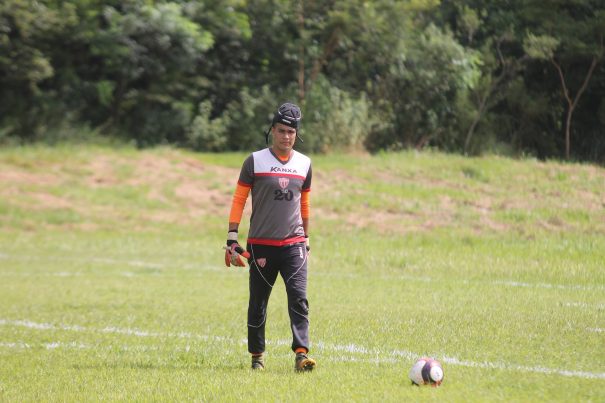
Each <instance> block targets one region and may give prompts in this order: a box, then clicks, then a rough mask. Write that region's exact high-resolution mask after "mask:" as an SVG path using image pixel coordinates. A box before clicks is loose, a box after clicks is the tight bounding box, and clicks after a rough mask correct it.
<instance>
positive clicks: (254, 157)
mask: <svg viewBox="0 0 605 403" xmlns="http://www.w3.org/2000/svg"><path fill="white" fill-rule="evenodd" d="M301 117H302V115H301V112H300V108H299V107H298V106H296V105H294V104H291V103H286V104H283V105H282V106H280V108H279V109H278V111H277V112H276V113H275V115H274V117H273V121H272V124H271V127H270V129H269V131H267V133H266V141H267V145H269V140H268V138H269V133H270V134H271V137H272V145H271V147H268V148H265V149H263V150H260V151H256V152H254V153H252V154H251V155H250V156H249V157H248V158H247V159H246V160H245V161H244V164H243V166H242V169H241V172H240V176H239V180H238V183H237V187H236V189H235V193H234V195H233V202H232V205H231V212H230V215H229V233H228V235H227V246H226V248H225V249H226V251H225V263H226V265H227V266H230V265H235V266H245V263H244V260H243V258H242V256H243V257H246V258H248V263H249V265H250V270H249V272H250V280H249V286H250V299H249V303H248V351H249V352H250V354H252V368H253V369H255V370H263V369H264V368H265V360H264V355H263V354H264V352H265V323H266V319H267V304H268V302H269V296H270V295H271V290H272V288H273V285H274V284H275V281H276V279H277V275H278V273H279V274H281V276H282V278H283V280H284V283H285V285H286V292H287V295H288V312H289V315H290V326H291V328H292V350H293V351H294V353H295V354H296V357H295V364H294V367H295V369H296V370H297V371H311V370H313V368H314V367H315V360H313V359H311V358H309V357H308V356H307V354H308V352H309V304H308V301H307V257H308V252H309V215H310V214H309V207H310V203H309V193H310V190H311V160H310V159H309V158H308V157H307V156H305V155H303V154H301V153H299V152H297V151H295V150H294V149H293V147H294V143H295V141H296V138H297V137H298V130H299V126H300V120H301ZM301 141H302V140H301ZM250 192H252V214H251V216H250V229H249V232H248V243H247V247H246V251H244V250H243V249H242V248H241V247H240V246H239V244H238V242H237V235H238V232H237V231H238V228H239V224H240V222H241V218H242V213H243V210H244V206H245V204H246V200H247V199H248V195H249V193H250Z"/></svg>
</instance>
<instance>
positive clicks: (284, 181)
mask: <svg viewBox="0 0 605 403" xmlns="http://www.w3.org/2000/svg"><path fill="white" fill-rule="evenodd" d="M289 183H290V179H288V178H279V186H280V187H281V188H282V189H286V188H287V187H288V184H289Z"/></svg>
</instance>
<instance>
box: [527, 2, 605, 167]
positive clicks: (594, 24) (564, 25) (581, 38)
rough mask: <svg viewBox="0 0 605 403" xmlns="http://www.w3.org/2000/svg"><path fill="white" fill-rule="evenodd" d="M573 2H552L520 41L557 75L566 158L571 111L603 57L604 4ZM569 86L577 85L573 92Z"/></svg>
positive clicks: (531, 53)
mask: <svg viewBox="0 0 605 403" xmlns="http://www.w3.org/2000/svg"><path fill="white" fill-rule="evenodd" d="M572 3H573V4H569V3H567V2H560V3H557V4H556V5H554V6H552V5H551V7H550V10H549V11H548V14H549V15H548V16H546V18H544V19H542V20H541V21H540V24H538V25H537V26H536V27H535V31H536V32H537V33H533V32H531V31H529V32H528V33H527V36H526V38H525V40H524V42H523V47H524V49H525V51H526V53H527V54H528V55H529V56H530V57H532V58H534V59H538V60H545V61H548V62H549V63H550V64H551V65H552V66H554V69H555V71H556V74H557V76H558V79H559V82H560V85H561V90H562V93H563V98H564V100H565V102H566V109H567V110H566V114H565V125H564V126H565V129H564V131H565V158H566V159H569V158H570V154H571V131H572V117H573V114H574V111H575V110H576V108H577V106H578V103H579V101H580V99H581V97H582V95H583V94H584V92H585V91H586V89H587V88H588V85H589V83H590V80H591V78H592V77H593V74H594V71H595V68H596V67H597V65H598V64H599V63H600V62H601V60H602V59H603V57H604V56H605V47H604V43H603V38H604V37H605V6H603V5H602V3H600V4H597V2H595V1H590V0H576V1H574V2H572ZM548 17H552V18H553V20H552V21H551V20H548V19H547V18H548ZM586 66H587V67H586ZM582 69H585V70H584V72H582ZM572 87H576V88H577V89H576V90H575V94H573V92H574V91H572Z"/></svg>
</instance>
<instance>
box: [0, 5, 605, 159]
mask: <svg viewBox="0 0 605 403" xmlns="http://www.w3.org/2000/svg"><path fill="white" fill-rule="evenodd" d="M603 16H605V6H604V5H603V3H602V1H598V0H576V1H574V2H572V3H566V2H554V3H552V4H551V3H548V2H543V1H540V0H529V1H521V0H513V1H512V2H511V1H505V0H496V1H488V0H472V1H470V0H465V1H460V2H451V1H437V0H408V1H399V2H393V1H389V0H377V1H372V2H368V1H363V0H351V1H346V2H335V1H324V0H322V1H313V2H291V1H270V0H248V1H242V0H226V1H214V0H200V1H195V2H191V1H184V2H183V1H166V0H129V1H125V2H116V1H106V0H85V1H78V2H72V1H32V0H6V1H4V2H2V3H1V4H0V133H2V137H3V138H4V139H5V140H3V141H8V140H7V139H9V138H10V139H14V140H15V141H16V142H27V141H40V140H42V141H43V140H44V138H45V137H46V136H50V135H51V132H53V131H56V130H58V129H59V128H65V127H70V126H73V127H79V126H80V125H83V126H87V127H91V128H92V129H94V130H98V131H99V132H101V133H105V134H107V135H111V136H120V137H122V138H127V139H129V140H132V141H134V142H135V143H136V144H138V145H140V146H153V145H156V144H165V143H170V144H177V145H180V146H186V147H191V148H194V149H196V150H243V149H248V150H249V149H252V148H256V147H262V146H263V136H262V132H263V131H264V130H266V126H267V121H268V119H269V118H268V116H269V115H270V114H271V113H272V111H273V110H274V109H275V108H276V105H279V104H280V103H281V102H283V101H285V100H290V101H293V102H297V103H299V104H300V105H301V106H302V107H303V113H304V115H305V123H304V126H303V130H308V133H307V135H308V136H307V137H308V138H309V140H308V142H307V143H308V144H307V145H304V146H303V147H304V148H305V149H308V150H312V151H315V152H330V151H332V150H335V149H346V148H355V147H359V144H365V146H366V147H367V148H368V149H370V150H372V151H376V150H383V149H402V148H409V147H417V148H422V147H437V148H439V149H442V150H448V151H454V152H464V153H466V154H480V153H481V152H484V151H486V150H490V149H492V148H493V147H500V146H504V148H508V149H510V150H511V151H512V152H513V153H518V154H523V153H531V154H535V155H539V156H541V157H553V156H561V155H562V150H563V146H564V142H563V141H562V139H561V137H562V136H561V131H563V130H565V126H566V122H565V113H564V112H563V113H562V112H561V110H562V109H565V108H567V107H568V106H567V105H566V103H568V101H567V99H566V98H565V97H564V96H562V94H565V93H566V90H565V88H562V84H561V77H560V73H559V71H558V70H557V68H555V66H559V67H560V69H561V71H562V72H564V74H563V75H564V79H565V86H566V87H567V94H569V95H570V96H571V98H573V99H575V97H576V95H577V93H578V92H579V91H581V92H582V93H581V98H579V99H580V102H578V103H577V105H576V106H575V107H574V108H575V109H574V119H573V125H572V126H571V142H572V144H571V151H572V154H573V157H575V158H588V159H591V160H602V157H600V156H602V155H604V154H605V153H604V152H602V151H603V148H602V147H603V146H602V144H603V141H602V130H601V127H602V123H601V122H600V121H599V116H600V115H599V105H600V103H601V98H602V93H603V91H604V88H605V84H604V82H605V81H604V80H605V79H604V78H603V77H605V71H604V70H603V64H604V63H603V61H604V60H605V50H604V49H605V48H604V47H603V46H604V45H603V37H604V35H605V24H604V23H603V21H605V18H603ZM591 66H594V67H591ZM591 68H592V70H590V71H591V73H590V79H589V80H588V82H587V85H586V86H585V87H583V83H584V81H585V78H586V77H587V74H588V71H589V69H591ZM513 83H514V86H519V85H520V86H521V87H522V88H521V89H519V88H515V89H511V88H510V87H511V86H512V85H513ZM519 91H520V92H523V91H525V92H526V93H527V94H532V97H533V98H535V99H536V100H539V102H541V105H533V106H532V110H533V111H540V112H539V113H535V114H534V113H532V118H535V119H537V120H538V122H539V124H538V125H536V124H530V123H529V122H525V118H524V117H522V119H521V120H522V121H520V120H519V119H518V113H519V112H518V109H517V107H518V105H519V103H520V102H519V100H518V99H517V98H516V97H517V94H518V93H520V92H519ZM537 102H538V101H534V102H530V103H532V104H536V103H537ZM201 104H203V105H210V106H209V110H210V111H209V112H204V113H201V114H200V113H199V108H200V105H201ZM206 109H208V107H204V110H206ZM328 110H329V111H330V114H332V115H333V117H332V118H331V120H330V119H328V120H326V113H327V111H328ZM198 115H199V119H198V120H197V121H195V122H194V120H195V119H196V116H198ZM307 117H309V118H310V119H309V120H307ZM204 121H206V123H203V122H204ZM326 122H333V126H332V127H324V128H322V127H321V126H322V125H326V124H332V123H326ZM343 122H344V123H345V125H348V126H349V127H348V130H344V129H342V125H343ZM528 124H529V125H530V126H534V127H536V126H539V130H536V131H533V134H532V133H531V132H530V131H526V126H527V125H528ZM220 125H225V127H224V128H219V126H220ZM324 131H328V132H329V133H330V134H329V135H328V136H326V134H325V133H323V134H321V135H319V134H318V135H316V134H315V133H321V132H324ZM223 139H226V140H224V141H223ZM520 139H521V140H520ZM10 141H12V140H10ZM204 144H205V145H204Z"/></svg>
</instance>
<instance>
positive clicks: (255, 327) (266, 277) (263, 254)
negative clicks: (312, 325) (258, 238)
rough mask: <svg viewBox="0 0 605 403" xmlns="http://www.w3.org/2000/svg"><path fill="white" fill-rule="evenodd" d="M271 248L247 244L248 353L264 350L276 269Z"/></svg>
mask: <svg viewBox="0 0 605 403" xmlns="http://www.w3.org/2000/svg"><path fill="white" fill-rule="evenodd" d="M272 249H275V248H272V247H267V246H262V245H248V251H249V252H250V254H251V259H250V261H249V264H250V278H249V288H250V298H249V300H248V352H250V353H263V352H265V324H266V320H267V305H268V303H269V297H270V296H271V291H272V289H273V285H274V284H275V280H276V279H277V271H278V270H277V265H276V263H277V262H276V256H275V253H274V252H273V251H272ZM272 252H273V253H272Z"/></svg>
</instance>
